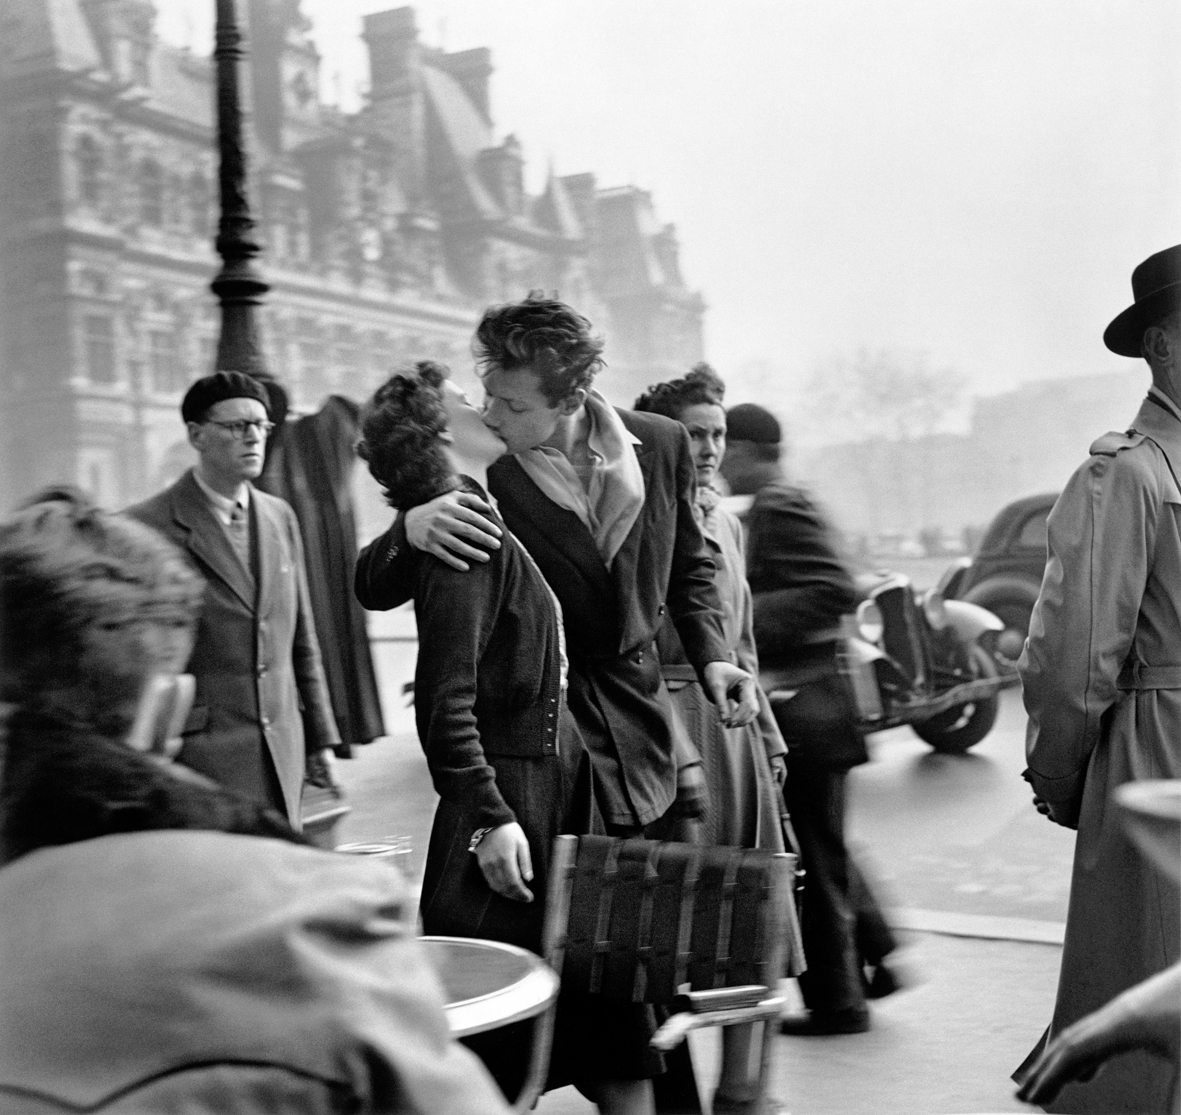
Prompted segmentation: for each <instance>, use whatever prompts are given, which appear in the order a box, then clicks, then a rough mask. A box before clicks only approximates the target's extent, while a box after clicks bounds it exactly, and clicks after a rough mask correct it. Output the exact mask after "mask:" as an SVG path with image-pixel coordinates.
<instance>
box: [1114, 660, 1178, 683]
mask: <svg viewBox="0 0 1181 1115" xmlns="http://www.w3.org/2000/svg"><path fill="white" fill-rule="evenodd" d="M1115 687H1116V688H1117V689H1181V666H1146V665H1145V664H1144V663H1143V662H1126V663H1124V668H1123V669H1122V670H1120V672H1119V678H1118V679H1117V680H1116V683H1115Z"/></svg>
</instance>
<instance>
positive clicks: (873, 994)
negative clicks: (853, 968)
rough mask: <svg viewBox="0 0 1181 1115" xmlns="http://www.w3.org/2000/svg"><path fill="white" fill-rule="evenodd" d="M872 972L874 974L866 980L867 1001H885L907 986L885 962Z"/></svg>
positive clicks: (872, 969)
mask: <svg viewBox="0 0 1181 1115" xmlns="http://www.w3.org/2000/svg"><path fill="white" fill-rule="evenodd" d="M870 971H872V972H873V975H871V976H870V977H869V979H867V980H865V997H866V998H867V999H884V998H885V997H886V996H887V995H893V994H894V992H895V991H901V990H902V989H903V988H904V987H905V986H906V984H905V983H904V982H903V981H902V980H901V979H900V978H899V976H898V973H897V972H896V971H895V970H894V969H893V968H891V967H889V966H888V965H887V964H886V962H885V961H884V960H883V961H882V962H881V963H880V964H878V965H877V966H876V967H875V968H871V969H870Z"/></svg>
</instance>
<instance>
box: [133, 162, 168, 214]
mask: <svg viewBox="0 0 1181 1115" xmlns="http://www.w3.org/2000/svg"><path fill="white" fill-rule="evenodd" d="M139 215H140V220H142V221H143V223H144V224H145V225H150V226H151V227H152V228H162V227H163V225H164V169H163V167H161V166H160V164H159V163H158V162H156V160H155V159H144V161H143V164H142V165H141V166H140V169H139Z"/></svg>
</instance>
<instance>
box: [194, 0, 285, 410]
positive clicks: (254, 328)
mask: <svg viewBox="0 0 1181 1115" xmlns="http://www.w3.org/2000/svg"><path fill="white" fill-rule="evenodd" d="M242 39H243V35H242V29H241V27H240V26H239V22H238V11H237V0H217V25H216V32H215V36H214V43H215V46H214V51H213V57H214V62H215V65H216V79H217V147H218V154H219V157H220V164H219V168H218V186H219V196H220V201H221V213H220V219H219V222H218V230H217V241H216V247H217V254H218V255H220V256H221V258H222V269H221V271H219V272H218V274H217V276H216V278H214V280H213V281H212V282H211V283H210V284H209V285H210V286H211V287H212V289H213V293H214V294H216V295H217V298H218V301H219V302H220V303H221V335H220V337H219V338H218V342H217V367H218V368H220V369H223V370H226V371H237V372H245V373H247V374H248V375H252V376H255V377H256V378H257V379H260V380H263V381H264V382H266V384H267V388H268V391H269V392H270V394H271V396H272V407H271V409H272V411H274V410H276V409H279V410H282V411H284V412H285V411H286V398H285V394H284V392H283V390H282V388H281V387H280V386H279V384H278V383H277V382H275V380H274V377H273V376H272V375H271V374H270V372H268V371H267V368H266V362H265V360H264V358H263V353H262V346H261V345H260V343H259V332H258V321H257V317H256V314H255V307H256V306H260V305H262V300H263V295H264V294H266V292H267V291H268V290H269V289H270V285H269V284H268V283H267V282H266V280H265V279H263V277H262V275H261V274H260V273H259V270H258V268H257V267H256V266H255V262H254V261H255V257H256V256H257V255H258V253H259V246H258V242H257V240H256V239H255V237H254V227H255V225H254V218H253V216H251V213H250V200H249V197H248V196H247V156H246V141H245V137H244V135H243V126H242V125H243V116H244V112H243V108H242V96H241V86H242V82H241V80H240V79H241V72H242V71H241V65H242V60H243V58H244V57H245V54H246V52H245V50H244V49H243V44H242ZM272 417H274V418H275V420H276V421H281V419H282V417H283V415H282V414H274V415H272Z"/></svg>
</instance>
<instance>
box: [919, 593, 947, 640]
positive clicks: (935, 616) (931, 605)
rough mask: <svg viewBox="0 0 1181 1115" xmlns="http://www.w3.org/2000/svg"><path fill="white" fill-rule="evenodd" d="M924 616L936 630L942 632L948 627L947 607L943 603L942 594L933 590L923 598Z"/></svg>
mask: <svg viewBox="0 0 1181 1115" xmlns="http://www.w3.org/2000/svg"><path fill="white" fill-rule="evenodd" d="M923 614H924V615H925V616H926V617H927V622H928V623H929V624H930V625H931V627H932V628H933V629H934V630H936V631H942V630H943V629H944V628H945V627H946V626H947V605H946V604H944V603H943V595H942V593H939V592H936V591H935V590H934V589H931V591H930V592H928V593H926V594H925V595H924V596H923Z"/></svg>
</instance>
